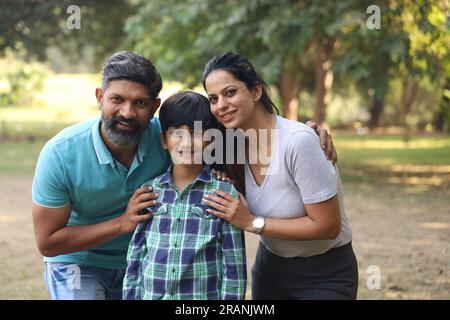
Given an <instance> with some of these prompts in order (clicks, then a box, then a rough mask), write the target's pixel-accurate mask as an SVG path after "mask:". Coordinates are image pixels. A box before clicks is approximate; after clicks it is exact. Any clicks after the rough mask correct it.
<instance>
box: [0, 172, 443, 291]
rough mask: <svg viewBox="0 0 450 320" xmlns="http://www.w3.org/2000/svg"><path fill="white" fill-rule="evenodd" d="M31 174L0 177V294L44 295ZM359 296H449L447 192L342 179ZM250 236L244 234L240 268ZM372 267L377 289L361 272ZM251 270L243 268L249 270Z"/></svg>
mask: <svg viewBox="0 0 450 320" xmlns="http://www.w3.org/2000/svg"><path fill="white" fill-rule="evenodd" d="M30 186H31V178H11V177H2V178H1V181H0V284H1V285H0V299H47V298H48V295H47V292H46V290H45V286H44V283H43V280H42V278H43V276H42V272H43V265H42V257H41V256H40V254H39V253H38V251H37V249H36V245H35V242H34V234H33V228H32V224H31V213H30V212H31V209H30V207H31V200H30V198H31V192H30ZM345 201H346V208H347V213H348V216H349V218H350V223H351V225H352V228H353V232H354V240H353V245H354V248H355V251H356V255H357V258H358V264H359V273H360V279H359V280H360V288H359V299H450V274H449V270H450V268H449V267H450V259H449V249H450V245H449V244H450V232H449V231H450V191H449V190H445V191H422V192H419V193H417V190H416V189H408V188H406V187H402V188H399V187H391V186H389V187H386V186H378V187H371V186H368V187H363V186H362V185H346V186H345ZM256 245H257V237H256V236H254V235H249V234H247V249H248V250H247V251H248V264H249V266H248V269H249V271H250V267H251V265H252V263H253V259H254V254H255V248H256ZM377 270H379V271H380V274H381V278H380V283H379V284H380V289H369V288H368V286H367V280H368V279H369V280H371V281H369V282H370V283H369V284H371V285H375V286H376V285H377V282H376V281H375V280H376V279H375V278H373V277H372V278H369V277H370V276H371V275H374V274H375V273H374V272H376V271H377ZM250 274H251V273H250V272H249V275H250Z"/></svg>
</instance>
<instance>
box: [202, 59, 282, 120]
mask: <svg viewBox="0 0 450 320" xmlns="http://www.w3.org/2000/svg"><path fill="white" fill-rule="evenodd" d="M214 70H223V71H226V72H229V73H231V74H232V75H233V76H234V77H235V78H236V79H237V80H239V81H242V82H244V83H245V85H246V86H247V88H248V89H249V90H251V89H254V88H255V86H256V84H257V83H260V84H261V87H262V95H261V104H262V105H263V107H264V109H265V110H266V111H267V112H269V113H272V114H273V113H274V110H275V111H276V113H277V114H279V113H280V112H279V111H278V108H277V107H276V106H275V104H274V103H273V102H272V100H271V99H270V95H269V88H268V86H267V84H266V82H265V81H264V80H263V78H262V77H261V76H260V75H259V74H258V73H257V72H256V69H255V67H254V66H253V64H252V63H251V62H250V60H248V59H247V58H246V57H244V56H242V55H240V54H235V53H233V52H228V53H225V54H222V55H217V56H214V57H212V58H211V59H210V60H209V61H208V62H207V63H206V65H205V69H204V70H203V76H202V82H203V88H205V90H206V87H205V81H206V78H207V77H208V75H209V74H210V73H211V72H213V71H214Z"/></svg>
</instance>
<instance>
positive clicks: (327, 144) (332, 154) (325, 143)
mask: <svg viewBox="0 0 450 320" xmlns="http://www.w3.org/2000/svg"><path fill="white" fill-rule="evenodd" d="M306 125H307V126H309V127H310V128H312V129H314V131H316V133H317V135H318V136H319V138H320V146H321V147H322V149H323V151H324V152H325V155H326V156H327V159H328V160H331V161H333V164H334V163H336V162H337V153H336V149H335V148H334V145H333V138H332V136H331V134H328V131H327V129H325V128H322V127H321V126H319V125H318V124H317V123H315V122H314V121H308V122H306Z"/></svg>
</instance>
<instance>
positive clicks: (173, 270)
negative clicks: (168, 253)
mask: <svg viewBox="0 0 450 320" xmlns="http://www.w3.org/2000/svg"><path fill="white" fill-rule="evenodd" d="M172 272H175V268H173V269H172ZM171 294H173V293H172V292H171Z"/></svg>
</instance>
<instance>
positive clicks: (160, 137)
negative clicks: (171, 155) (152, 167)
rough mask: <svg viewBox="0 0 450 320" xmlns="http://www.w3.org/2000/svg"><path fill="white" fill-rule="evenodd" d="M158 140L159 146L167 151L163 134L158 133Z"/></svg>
mask: <svg viewBox="0 0 450 320" xmlns="http://www.w3.org/2000/svg"><path fill="white" fill-rule="evenodd" d="M159 139H160V140H161V145H162V147H163V149H165V150H167V149H168V148H169V147H168V146H167V141H166V137H165V136H164V133H162V132H160V134H159Z"/></svg>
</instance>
